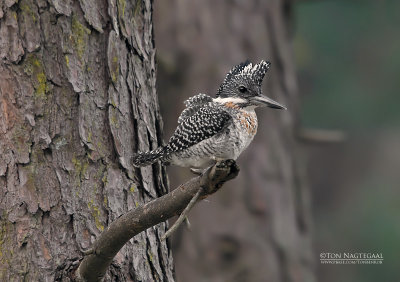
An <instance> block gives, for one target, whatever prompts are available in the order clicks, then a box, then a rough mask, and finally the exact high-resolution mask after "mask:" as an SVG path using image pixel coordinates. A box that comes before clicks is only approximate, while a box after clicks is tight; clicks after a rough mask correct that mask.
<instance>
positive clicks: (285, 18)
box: [155, 0, 314, 282]
mask: <svg viewBox="0 0 400 282" xmlns="http://www.w3.org/2000/svg"><path fill="white" fill-rule="evenodd" d="M291 8H292V4H291V1H288V0H274V1H256V0H253V1H212V0H205V1H178V0H175V1H168V3H167V2H166V1H165V2H164V1H159V2H157V3H156V6H155V20H156V22H155V37H156V40H157V48H158V56H159V60H158V62H159V68H158V69H159V75H158V82H159V88H158V91H159V92H160V103H161V109H162V111H163V115H164V116H165V117H168V120H167V119H165V122H166V134H165V135H166V137H168V134H171V133H172V130H173V128H174V127H175V126H176V117H177V116H178V114H179V112H180V111H181V110H182V108H183V105H182V106H180V107H179V106H176V104H171V103H170V102H169V101H171V100H176V101H183V100H185V99H186V98H187V97H189V96H193V95H195V94H197V93H199V92H202V93H207V94H210V95H213V94H214V93H216V91H217V89H218V86H219V84H220V83H221V82H222V80H223V78H224V75H225V73H226V72H227V71H228V70H229V69H230V68H231V67H232V66H233V65H235V64H237V63H239V62H241V61H244V60H246V59H247V58H248V59H250V60H252V61H259V60H261V59H267V60H269V61H271V62H272V66H271V69H270V70H269V72H268V74H267V75H266V78H265V79H264V94H266V95H267V96H270V97H272V98H274V100H276V101H279V102H281V103H282V104H284V105H286V106H287V108H288V111H285V112H279V111H274V110H270V109H269V110H268V109H265V110H260V111H258V114H257V115H258V117H259V128H258V133H257V136H256V137H255V140H254V141H253V143H252V144H251V145H250V147H249V149H247V151H245V152H244V153H243V154H242V156H241V157H240V158H239V159H238V164H239V166H240V167H241V168H242V170H241V174H240V175H239V177H238V178H236V179H235V180H234V181H232V182H229V186H230V187H229V189H224V190H223V191H220V193H217V194H216V195H214V196H213V197H211V198H210V202H206V203H200V204H199V205H197V206H196V207H195V208H194V209H193V211H192V212H191V214H190V216H189V218H190V221H191V232H187V231H182V232H181V233H179V234H175V239H176V240H173V251H174V259H175V262H176V271H177V278H178V280H180V281H204V280H207V281H277V282H279V281H313V280H314V274H313V263H312V252H311V223H310V219H311V216H310V212H309V209H310V204H309V189H308V187H307V183H306V178H305V173H304V170H303V168H304V162H303V159H302V152H301V150H300V148H299V145H298V143H297V140H296V137H295V136H296V120H297V118H298V114H297V112H298V107H299V105H298V92H297V84H296V77H295V70H294V60H293V54H292V50H291V21H292V20H293V15H292V10H291ZM171 173H172V174H171V175H172V177H171V179H172V180H171V181H172V182H173V181H177V182H176V183H179V182H180V181H181V179H182V178H180V177H179V175H180V171H179V172H178V173H177V172H176V170H171ZM184 177H187V176H184ZM173 186H175V183H174V184H173ZM182 230H185V229H184V228H182Z"/></svg>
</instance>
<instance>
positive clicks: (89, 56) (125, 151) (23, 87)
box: [0, 0, 173, 281]
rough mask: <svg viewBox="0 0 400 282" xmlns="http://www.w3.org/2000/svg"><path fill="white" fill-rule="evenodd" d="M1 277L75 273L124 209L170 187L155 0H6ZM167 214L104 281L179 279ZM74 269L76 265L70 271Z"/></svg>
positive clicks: (0, 33) (0, 26)
mask: <svg viewBox="0 0 400 282" xmlns="http://www.w3.org/2000/svg"><path fill="white" fill-rule="evenodd" d="M0 57H1V63H0V77H1V79H0V109H1V111H0V132H1V135H0V281H22V280H24V281H54V280H63V281H64V280H65V281H67V280H68V279H69V278H68V277H69V275H70V274H71V273H72V270H73V269H74V267H75V266H76V265H77V264H76V260H79V259H80V258H81V257H82V253H81V250H85V249H87V248H89V246H90V245H91V244H92V242H93V241H94V239H95V238H96V237H97V236H98V235H99V234H100V233H101V232H102V231H103V230H104V228H105V227H106V226H107V225H108V224H109V223H110V222H111V221H113V220H114V219H115V218H117V217H119V216H120V215H122V214H123V213H125V212H126V211H127V210H130V209H133V208H135V207H136V206H138V205H142V204H143V203H145V202H148V201H149V200H151V199H154V198H156V197H158V196H160V195H162V194H164V193H166V192H167V180H166V175H165V171H164V169H163V168H161V167H160V166H158V165H153V166H152V167H147V168H143V169H134V168H132V167H131V165H130V161H129V160H130V157H131V156H132V154H133V153H134V152H136V150H138V149H140V150H147V149H151V148H155V147H157V146H159V145H160V144H161V143H162V140H161V130H162V121H161V116H160V112H159V106H158V101H157V96H156V91H155V49H154V42H153V24H152V3H151V1H150V0H143V1H126V0H118V1H116V0H109V1H105V0H103V1H94V0H80V1H70V0H68V1H59V0H54V1H45V0H39V1H32V0H30V1H28V0H19V1H16V0H2V1H0ZM165 229H166V226H165V224H160V225H158V226H155V227H152V228H150V229H148V230H147V231H146V232H143V233H141V234H139V235H137V236H135V237H134V238H133V239H132V240H131V241H130V242H129V243H128V244H127V245H125V246H124V248H123V249H122V250H121V251H120V252H119V253H118V255H117V256H116V258H115V260H114V262H113V264H112V266H111V268H110V270H109V272H108V273H107V275H106V279H105V281H111V280H112V281H152V280H162V281H172V280H173V277H172V267H173V266H172V257H171V253H170V251H169V250H168V247H167V245H166V243H165V242H160V239H159V238H160V237H161V236H162V235H163V234H164V232H165ZM70 272H71V273H70Z"/></svg>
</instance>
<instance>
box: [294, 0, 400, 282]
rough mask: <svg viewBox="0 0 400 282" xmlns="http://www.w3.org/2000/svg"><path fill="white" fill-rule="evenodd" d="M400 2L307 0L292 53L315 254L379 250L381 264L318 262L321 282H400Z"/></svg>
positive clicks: (300, 6)
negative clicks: (313, 136) (314, 131)
mask: <svg viewBox="0 0 400 282" xmlns="http://www.w3.org/2000/svg"><path fill="white" fill-rule="evenodd" d="M399 12H400V1H396V0H382V1H374V0H369V1H366V0H363V1H299V3H297V4H296V5H295V33H294V40H293V50H294V53H295V62H296V69H297V76H298V82H299V92H300V96H301V107H300V111H301V115H300V119H301V124H302V126H303V127H305V128H323V129H335V130H337V129H339V130H342V131H343V132H344V133H345V134H346V139H345V141H344V142H341V143H331V144H315V143H314V144H310V145H308V146H307V147H306V149H307V151H306V152H307V158H308V168H307V170H308V179H309V181H310V188H311V191H312V217H313V221H314V228H315V229H314V232H313V237H314V252H315V253H317V255H316V256H315V257H318V254H319V253H320V252H346V251H349V252H351V251H355V252H357V251H364V252H381V253H383V256H384V263H383V264H382V265H379V266H377V265H357V266H353V265H351V266H350V265H346V266H331V265H320V264H319V263H317V277H318V278H319V280H320V281H400V272H399V270H398V269H399V265H400V260H399V253H400V243H399V238H400V173H399V171H400V111H399V105H400V92H399V89H400V16H399Z"/></svg>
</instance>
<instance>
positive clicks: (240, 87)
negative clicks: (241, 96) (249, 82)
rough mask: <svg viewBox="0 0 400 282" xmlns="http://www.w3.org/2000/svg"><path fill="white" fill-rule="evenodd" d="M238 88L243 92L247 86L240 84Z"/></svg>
mask: <svg viewBox="0 0 400 282" xmlns="http://www.w3.org/2000/svg"><path fill="white" fill-rule="evenodd" d="M238 89H239V91H240V92H242V93H244V92H246V91H247V88H246V87H244V86H243V85H240V86H239V88H238Z"/></svg>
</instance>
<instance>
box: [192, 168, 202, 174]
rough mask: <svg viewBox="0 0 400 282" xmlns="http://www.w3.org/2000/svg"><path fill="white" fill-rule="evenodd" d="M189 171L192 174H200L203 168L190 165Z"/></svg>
mask: <svg viewBox="0 0 400 282" xmlns="http://www.w3.org/2000/svg"><path fill="white" fill-rule="evenodd" d="M190 171H191V172H192V173H193V174H196V175H201V174H202V173H203V171H204V169H202V168H194V167H192V168H191V169H190Z"/></svg>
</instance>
